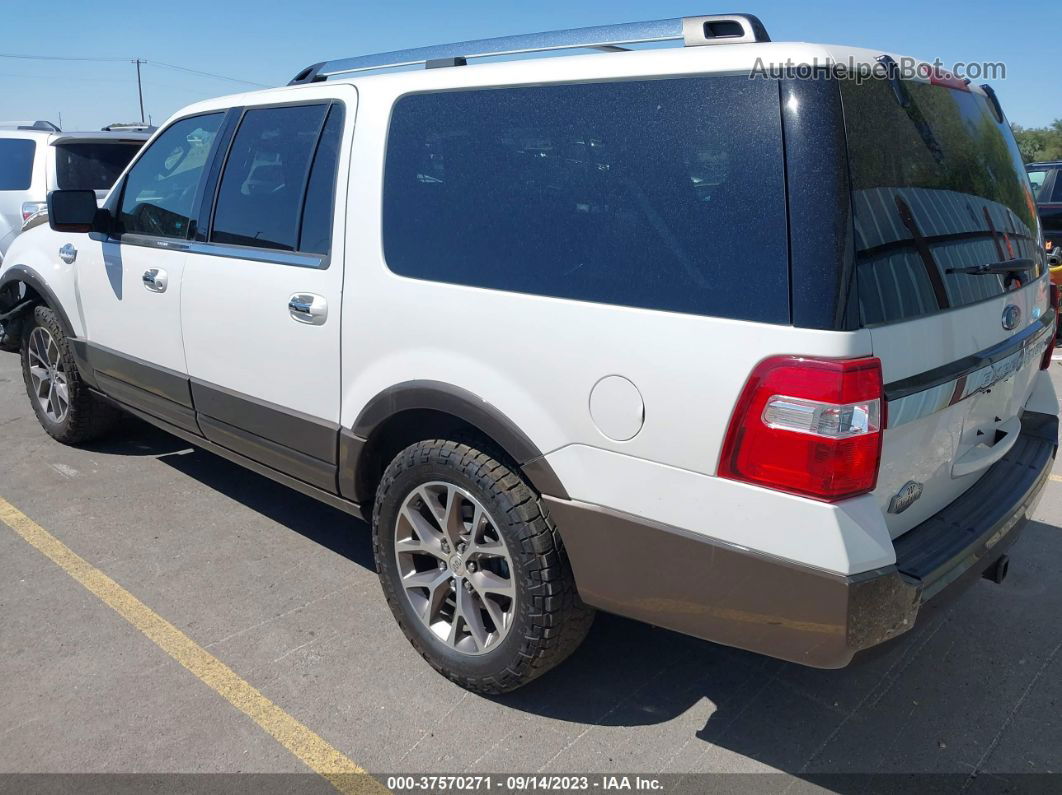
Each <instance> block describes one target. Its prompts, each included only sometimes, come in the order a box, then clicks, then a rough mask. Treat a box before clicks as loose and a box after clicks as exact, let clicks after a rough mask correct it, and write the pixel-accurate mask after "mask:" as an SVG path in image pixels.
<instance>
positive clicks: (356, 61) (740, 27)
mask: <svg viewBox="0 0 1062 795" xmlns="http://www.w3.org/2000/svg"><path fill="white" fill-rule="evenodd" d="M770 40H771V39H770V37H769V36H768V35H767V31H766V30H765V29H764V27H763V23H761V22H760V20H759V19H757V18H756V17H754V16H753V15H751V14H716V15H712V16H703V17H677V18H674V19H658V20H650V21H648V22H626V23H623V24H619V25H598V26H595V27H589V28H571V29H568V30H552V31H546V32H543V33H525V34H521V35H517V36H502V37H500V38H495V39H474V40H472V41H462V42H455V43H453V44H436V45H433V46H430V47H418V48H415V49H411V50H395V51H393V52H383V53H376V54H374V55H360V56H356V57H353V58H340V59H337V60H333V61H322V62H321V63H316V64H313V65H312V66H308V67H306V68H305V69H303V70H302V71H301V72H299V73H298V74H297V75H295V77H294V78H293V79H292V80H291V82H290V83H288V85H299V84H301V83H316V82H320V81H322V80H327V79H328V78H329V77H334V76H336V75H343V74H353V73H356V72H368V71H374V70H377V69H391V68H396V67H401V66H418V65H421V64H423V65H427V64H429V63H431V64H432V65H433V67H435V66H438V65H440V64H443V63H444V62H446V61H450V62H452V63H453V64H454V65H463V64H464V63H465V62H466V61H467V60H468V59H471V58H488V57H492V56H513V55H526V54H530V53H542V52H552V51H556V50H571V49H592V50H604V51H606V52H617V51H623V50H626V49H627V48H628V47H629V46H631V45H636V44H653V43H657V42H669V41H681V42H682V43H683V45H684V46H686V47H695V46H702V45H707V44H747V43H751V42H761V41H770Z"/></svg>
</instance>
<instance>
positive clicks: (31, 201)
mask: <svg viewBox="0 0 1062 795" xmlns="http://www.w3.org/2000/svg"><path fill="white" fill-rule="evenodd" d="M149 137H150V133H149V132H148V131H146V130H135V129H134V130H127V129H123V130H100V131H97V132H62V131H61V130H60V129H59V128H58V127H56V126H55V125H54V124H52V123H50V122H42V121H37V122H0V262H2V261H3V259H4V255H5V254H6V253H7V249H8V246H10V245H11V241H12V240H14V239H15V237H16V236H17V235H18V234H19V232H21V231H22V229H23V228H24V227H25V226H26V225H27V224H29V225H34V224H35V223H36V222H38V221H43V219H44V217H45V216H44V213H46V212H47V210H46V207H47V205H46V200H47V198H48V192H49V191H52V190H55V189H57V188H61V189H64V190H65V189H73V190H94V191H95V192H96V198H97V200H98V201H102V200H103V198H104V197H105V196H106V195H107V191H109V190H110V188H111V185H113V184H114V181H115V180H116V179H117V178H118V175H119V174H121V173H122V171H123V170H124V169H125V167H126V165H127V164H128V163H129V161H130V160H131V159H132V158H133V155H135V154H136V153H137V151H139V149H140V147H141V146H143V145H144V141H146V140H147V139H148V138H149Z"/></svg>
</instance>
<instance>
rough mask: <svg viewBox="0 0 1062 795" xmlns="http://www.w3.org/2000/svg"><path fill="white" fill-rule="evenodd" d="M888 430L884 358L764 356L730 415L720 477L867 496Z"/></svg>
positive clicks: (818, 495)
mask: <svg viewBox="0 0 1062 795" xmlns="http://www.w3.org/2000/svg"><path fill="white" fill-rule="evenodd" d="M884 427H885V404H884V399H883V389H882V380H881V362H880V361H879V360H878V359H876V358H872V357H867V358H864V359H802V358H800V357H797V356H776V357H772V358H770V359H765V360H764V361H762V362H760V363H759V364H758V365H756V368H755V369H754V370H753V371H752V375H750V376H749V380H748V381H747V382H746V384H745V389H744V390H743V391H742V393H741V397H740V398H739V399H738V403H737V407H736V408H735V409H734V415H733V416H732V417H731V419H730V427H729V428H728V429H727V434H726V440H725V441H724V442H723V453H722V457H721V459H720V461H719V476H720V477H724V478H730V479H731V480H740V481H744V482H746V483H755V484H756V485H759V486H766V487H767V488H771V489H778V490H779V491H786V492H790V493H792V494H800V495H803V496H806V497H814V498H815V499H819V500H827V501H833V500H840V499H843V498H845V497H852V496H855V495H856V494H864V493H866V492H868V491H872V490H873V488H874V486H875V484H876V483H877V480H878V465H879V463H880V462H881V437H882V428H884Z"/></svg>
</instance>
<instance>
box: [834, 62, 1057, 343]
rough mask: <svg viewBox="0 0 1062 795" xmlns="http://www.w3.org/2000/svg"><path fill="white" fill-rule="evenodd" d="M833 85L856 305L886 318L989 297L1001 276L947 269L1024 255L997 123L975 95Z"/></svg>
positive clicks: (1021, 175)
mask: <svg viewBox="0 0 1062 795" xmlns="http://www.w3.org/2000/svg"><path fill="white" fill-rule="evenodd" d="M840 82H841V96H842V100H843V102H844V113H845V124H846V127H847V133H848V154H849V164H850V168H851V174H852V202H853V208H854V215H855V242H856V262H857V266H858V270H857V281H858V290H859V304H860V310H861V314H862V320H863V322H864V323H865V324H868V325H871V324H878V323H889V322H893V321H900V320H906V319H910V318H914V317H919V316H921V315H926V314H930V313H932V312H938V311H942V310H947V309H950V308H955V307H960V306H966V305H968V304H972V303H976V302H978V301H982V300H985V299H987V298H992V297H994V296H998V295H1000V294H1001V293H1003V292H1004V291H1005V290H1007V289H1008V288H1009V287H1013V286H1016V285H1015V283H1013V282H1010V283H1008V276H1006V275H969V274H963V273H954V272H952V273H949V269H957V268H963V267H968V266H975V265H982V264H987V263H998V262H1001V261H1003V260H1011V259H1016V258H1029V259H1034V260H1036V262H1037V265H1036V267H1034V268H1033V269H1031V270H1030V271H1026V272H1024V273H1023V274H1021V279H1022V280H1024V281H1026V282H1027V281H1028V280H1029V279H1032V278H1035V277H1037V276H1039V275H1040V272H1041V270H1040V268H1041V267H1042V266H1041V265H1040V259H1039V256H1040V255H1039V253H1038V249H1037V246H1036V231H1035V230H1036V209H1035V203H1034V200H1033V195H1032V190H1031V187H1030V184H1029V178H1028V177H1027V176H1026V173H1025V167H1024V166H1023V164H1022V160H1021V155H1020V154H1019V153H1018V148H1017V146H1016V145H1015V143H1014V138H1013V136H1012V135H1011V133H1010V130H1009V129H1008V127H1007V126H1006V124H1000V123H999V122H997V121H996V119H995V117H994V116H993V114H992V110H991V108H990V106H989V104H988V102H987V101H986V100H985V99H984V98H983V97H981V96H980V95H977V94H973V93H970V92H967V91H959V90H955V89H952V88H946V87H944V86H939V85H930V84H928V83H921V82H915V81H905V82H904V83H903V84H902V85H903V86H904V87H905V88H906V92H907V96H908V97H909V104H908V106H907V107H903V105H902V104H901V103H900V102H898V101H897V99H896V96H895V95H894V93H893V89H892V86H891V85H890V83H889V82H888V81H885V80H869V81H866V82H863V83H862V84H860V85H857V84H856V82H855V81H852V80H844V81H840Z"/></svg>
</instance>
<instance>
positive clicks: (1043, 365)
mask: <svg viewBox="0 0 1062 795" xmlns="http://www.w3.org/2000/svg"><path fill="white" fill-rule="evenodd" d="M1051 308H1052V309H1054V310H1055V333H1054V334H1052V335H1051V339H1049V340H1048V341H1047V350H1045V351H1044V358H1043V359H1042V360H1041V361H1040V369H1041V370H1046V369H1047V368H1048V367H1050V366H1051V357H1052V356H1053V355H1054V353H1055V345H1056V344H1057V343H1058V335H1059V333H1062V317H1059V314H1060V312H1062V295H1060V292H1059V287H1058V285H1057V284H1052V285H1051Z"/></svg>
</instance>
